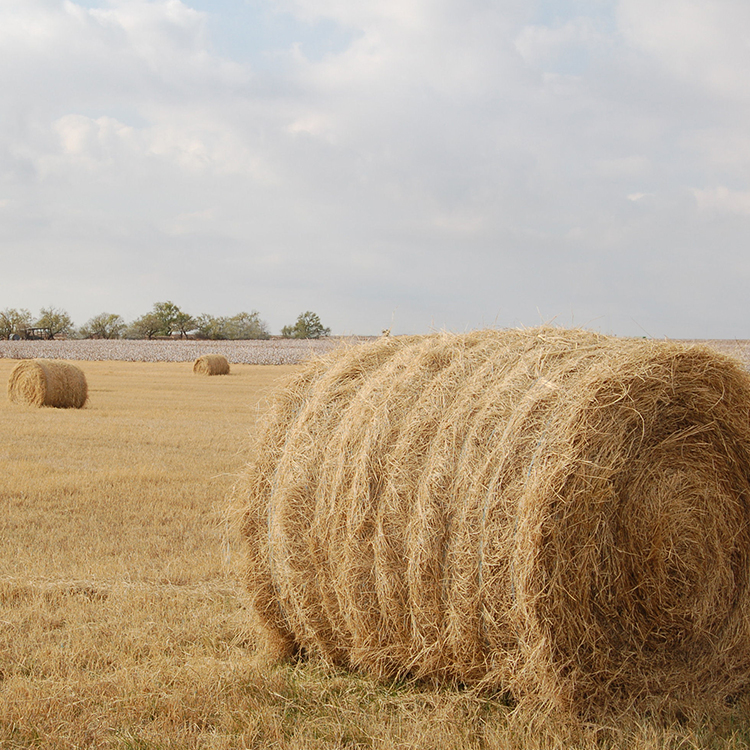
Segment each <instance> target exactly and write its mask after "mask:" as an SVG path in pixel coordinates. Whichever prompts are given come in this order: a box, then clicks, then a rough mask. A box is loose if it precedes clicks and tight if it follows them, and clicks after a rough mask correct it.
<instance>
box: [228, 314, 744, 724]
mask: <svg viewBox="0 0 750 750" xmlns="http://www.w3.org/2000/svg"><path fill="white" fill-rule="evenodd" d="M256 448H257V449H256V452H255V455H254V458H253V461H252V462H251V464H250V465H249V466H248V467H247V470H246V472H245V474H244V475H243V477H242V479H241V480H240V481H239V483H238V486H237V488H236V490H235V494H236V498H235V500H236V502H237V507H238V513H239V515H240V518H241V524H242V533H243V535H244V538H245V539H246V552H247V562H246V570H245V572H244V576H245V584H246V587H247V590H248V594H249V603H250V613H251V618H252V625H253V627H254V630H255V632H256V635H257V640H258V644H259V646H261V647H262V648H264V649H266V650H267V651H270V652H273V653H274V654H276V655H277V656H280V655H284V654H292V653H293V652H295V651H297V650H299V649H304V650H306V651H307V652H312V653H317V654H319V655H321V656H322V657H323V658H325V659H327V660H329V661H331V662H333V663H335V664H339V665H343V666H346V667H353V668H360V669H363V670H365V671H367V672H368V673H370V674H372V675H374V676H376V677H387V678H390V677H415V678H427V679H430V680H434V681H438V682H444V683H448V684H450V683H456V684H458V683H460V684H468V685H477V686H479V687H483V688H487V689H492V690H495V689H499V690H507V691H510V692H511V693H512V694H513V695H514V696H515V697H516V698H517V699H519V700H532V701H538V702H540V703H541V704H545V705H548V706H552V707H556V708H561V709H563V710H571V711H574V712H576V713H579V714H581V713H583V714H592V713H593V714H596V713H598V712H602V711H619V710H625V709H627V708H629V707H634V706H637V707H639V708H644V707H648V708H650V709H652V710H665V711H669V710H674V709H675V708H677V709H679V710H681V709H682V708H684V707H686V706H689V705H695V704H699V705H701V707H703V706H704V705H711V706H714V707H716V706H718V705H720V704H722V702H723V701H725V699H728V698H729V697H731V696H732V695H734V694H737V693H741V692H743V691H746V690H747V689H748V684H749V682H750V593H749V590H750V580H749V578H750V375H748V374H747V373H746V372H745V371H744V370H743V369H742V367H741V365H740V364H739V363H737V362H736V361H734V360H732V359H730V358H728V357H726V356H724V355H721V354H718V353H717V352H715V351H713V350H710V349H708V348H705V347H700V346H687V345H680V344H676V343H667V342H654V341H646V340H635V339H618V338H611V337H605V336H601V335H598V334H595V333H591V332H587V331H581V330H562V329H555V328H550V327H542V328H532V329H526V330H511V331H479V332H474V333H468V334H464V335H449V334H436V335H431V336H424V337H383V338H380V339H378V340H376V341H373V342H372V343H369V344H365V345H362V346H358V347H354V348H350V349H342V350H338V351H335V352H333V353H332V354H330V355H328V356H326V357H324V358H320V359H316V360H313V361H311V362H310V363H308V364H306V365H304V366H303V367H302V368H301V369H300V370H299V371H298V373H297V374H296V375H295V376H294V377H293V379H292V380H290V381H289V382H288V383H287V384H286V385H285V387H284V388H282V389H281V390H280V391H279V392H278V393H277V395H276V397H275V400H274V402H273V404H272V408H271V410H270V412H269V415H268V418H267V423H266V425H265V427H264V431H263V433H262V436H261V438H260V439H259V441H258V445H257V447H256Z"/></svg>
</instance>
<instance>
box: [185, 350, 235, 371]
mask: <svg viewBox="0 0 750 750" xmlns="http://www.w3.org/2000/svg"><path fill="white" fill-rule="evenodd" d="M193 372H194V373H196V374H197V375H229V361H228V360H227V358H226V357H225V356H224V355H223V354H204V355H203V356H202V357H198V359H196V360H195V362H194V363H193Z"/></svg>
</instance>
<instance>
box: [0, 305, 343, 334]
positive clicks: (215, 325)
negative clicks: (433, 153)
mask: <svg viewBox="0 0 750 750" xmlns="http://www.w3.org/2000/svg"><path fill="white" fill-rule="evenodd" d="M32 329H38V330H40V331H44V333H45V335H46V336H48V337H50V338H52V337H55V336H66V337H69V338H82V339H121V338H126V339H154V338H161V337H169V338H172V337H174V336H175V335H177V336H179V337H180V338H200V339H211V340H222V339H227V340H230V339H231V340H235V339H268V338H270V337H271V332H270V330H269V328H268V324H267V323H266V322H265V321H264V320H262V319H261V317H260V313H259V312H258V311H257V310H252V311H251V312H240V313H237V314H236V315H233V316H231V317H216V316H213V315H208V314H205V313H204V314H202V315H198V316H192V315H190V314H188V313H186V312H184V311H183V310H181V309H180V308H179V307H178V306H177V305H176V304H175V303H174V302H171V301H169V300H167V301H166V302H157V303H155V304H154V306H153V308H152V310H151V311H150V312H147V313H146V314H145V315H141V316H140V317H139V318H136V319H135V320H133V321H131V322H130V323H126V322H125V320H124V318H123V317H122V316H121V315H117V314H115V313H106V312H104V313H100V314H99V315H95V316H94V317H93V318H91V319H90V320H88V321H86V323H84V324H83V325H82V326H81V327H80V328H76V326H75V325H74V323H73V320H72V319H71V317H70V315H68V313H67V312H66V311H65V310H62V309H60V308H57V307H43V308H42V309H41V310H40V311H39V315H38V316H37V317H36V318H34V317H33V316H32V314H31V313H30V312H29V310H26V309H24V308H21V309H16V308H6V309H5V310H0V339H8V338H16V337H18V338H27V337H28V336H29V332H30V331H31V330H32ZM330 333H331V329H330V328H326V327H325V326H324V325H323V324H322V323H321V321H320V318H319V317H318V315H316V314H315V313H314V312H311V311H310V310H308V311H306V312H303V313H300V314H299V316H298V317H297V320H296V322H295V323H293V324H291V325H288V326H284V327H283V328H282V329H281V335H282V336H283V337H284V338H295V339H317V338H320V337H322V336H329V335H330Z"/></svg>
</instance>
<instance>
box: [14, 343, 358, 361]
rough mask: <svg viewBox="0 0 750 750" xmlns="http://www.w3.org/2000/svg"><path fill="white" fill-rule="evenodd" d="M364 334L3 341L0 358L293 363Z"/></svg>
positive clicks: (346, 344)
mask: <svg viewBox="0 0 750 750" xmlns="http://www.w3.org/2000/svg"><path fill="white" fill-rule="evenodd" d="M363 340H364V338H363V337H346V338H344V337H341V338H339V337H332V338H324V339H269V340H267V341H194V340H187V341H182V340H176V339H172V340H156V341H141V340H138V341H130V340H123V339H110V340H107V339H83V340H76V339H69V340H66V341H0V359H2V358H5V359H35V358H39V359H72V360H89V361H90V360H99V361H102V360H108V359H115V360H120V361H123V362H192V361H193V360H195V359H197V358H198V357H200V356H202V355H204V354H223V355H224V356H225V357H226V358H227V359H228V360H229V362H231V363H236V364H248V365H294V364H297V363H298V362H302V361H304V360H306V359H308V358H309V357H311V356H314V355H316V354H324V353H325V352H328V351H330V350H331V349H335V348H337V347H339V346H351V345H353V344H357V343H359V342H360V341H363Z"/></svg>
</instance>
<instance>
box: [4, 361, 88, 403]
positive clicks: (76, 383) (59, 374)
mask: <svg viewBox="0 0 750 750" xmlns="http://www.w3.org/2000/svg"><path fill="white" fill-rule="evenodd" d="M8 398H9V399H10V401H11V402H12V403H15V404H27V405H29V406H54V407H59V408H63V409H80V408H82V407H83V405H84V404H85V403H86V400H87V399H88V384H87V383H86V376H85V375H84V374H83V371H82V370H81V369H80V368H78V367H76V366H75V365H72V364H70V363H69V362H61V361H59V360H49V359H24V360H21V361H20V362H19V363H18V364H17V365H16V366H15V367H14V368H13V369H12V370H11V373H10V377H9V378H8Z"/></svg>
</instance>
